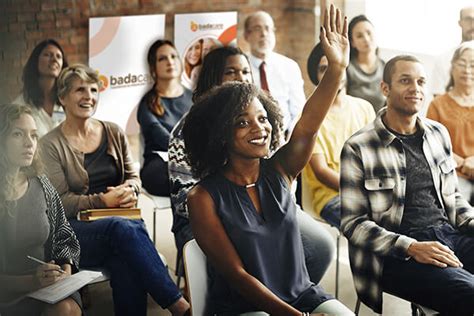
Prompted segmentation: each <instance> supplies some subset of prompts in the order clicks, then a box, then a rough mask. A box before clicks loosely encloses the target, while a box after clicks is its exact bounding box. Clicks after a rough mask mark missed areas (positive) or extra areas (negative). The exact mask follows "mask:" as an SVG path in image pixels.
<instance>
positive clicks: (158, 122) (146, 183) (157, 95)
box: [137, 40, 192, 196]
mask: <svg viewBox="0 0 474 316" xmlns="http://www.w3.org/2000/svg"><path fill="white" fill-rule="evenodd" d="M147 60H148V67H149V69H150V73H151V76H152V78H153V80H154V84H153V87H152V88H151V89H150V90H149V91H148V92H147V93H146V94H145V95H144V96H143V98H142V100H141V101H140V105H139V106H138V112H137V120H138V123H139V124H140V130H141V133H142V136H143V139H144V141H145V150H144V153H143V158H144V161H143V167H142V169H141V171H140V178H141V180H142V183H143V187H144V188H145V189H146V190H147V191H148V192H149V193H151V194H154V195H162V196H168V195H169V192H170V189H169V177H168V163H167V159H163V157H162V156H160V154H159V153H158V152H162V153H165V152H166V151H168V143H169V139H170V133H171V130H172V129H173V127H174V126H175V125H176V123H178V121H179V120H180V119H181V117H182V116H183V115H184V114H185V113H186V112H187V111H188V110H189V108H190V107H191V104H192V100H191V97H192V93H191V90H189V89H187V88H185V87H183V85H182V84H181V81H180V78H181V73H182V71H183V69H182V68H183V67H182V65H181V61H180V60H179V56H178V52H177V51H176V48H175V47H174V45H173V43H171V42H170V41H167V40H157V41H156V42H154V43H153V44H152V45H151V47H150V49H149V50H148V56H147Z"/></svg>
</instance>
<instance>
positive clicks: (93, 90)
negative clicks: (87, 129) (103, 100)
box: [60, 78, 99, 119]
mask: <svg viewBox="0 0 474 316" xmlns="http://www.w3.org/2000/svg"><path fill="white" fill-rule="evenodd" d="M98 99H99V86H98V85H97V84H96V83H88V82H86V81H84V80H82V79H79V78H76V79H74V80H73V81H72V82H71V86H70V89H69V91H68V92H67V93H66V94H65V95H64V96H63V97H60V101H61V104H62V105H63V106H64V110H65V112H66V117H67V118H68V119H89V118H91V117H92V116H93V115H94V113H95V111H96V109H97V101H98Z"/></svg>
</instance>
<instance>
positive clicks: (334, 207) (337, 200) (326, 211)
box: [320, 195, 341, 228]
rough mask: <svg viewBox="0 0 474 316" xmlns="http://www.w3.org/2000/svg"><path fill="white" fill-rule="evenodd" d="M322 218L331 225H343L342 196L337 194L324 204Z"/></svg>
mask: <svg viewBox="0 0 474 316" xmlns="http://www.w3.org/2000/svg"><path fill="white" fill-rule="evenodd" d="M320 215H321V218H322V219H324V220H325V221H326V222H327V223H328V224H329V225H331V226H334V227H336V228H340V227H341V196H340V195H336V196H335V197H333V198H332V199H330V200H329V202H327V203H326V205H324V207H323V209H322V210H321V214H320Z"/></svg>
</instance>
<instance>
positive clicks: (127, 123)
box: [89, 14, 165, 134]
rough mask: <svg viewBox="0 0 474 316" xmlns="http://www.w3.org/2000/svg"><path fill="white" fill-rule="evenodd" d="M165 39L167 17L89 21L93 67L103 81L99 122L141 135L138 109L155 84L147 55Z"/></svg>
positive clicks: (99, 105) (98, 112) (152, 16)
mask: <svg viewBox="0 0 474 316" xmlns="http://www.w3.org/2000/svg"><path fill="white" fill-rule="evenodd" d="M164 35H165V15H164V14H156V15H141V16H121V17H105V18H90V19H89V66H90V67H91V68H93V69H95V70H97V71H98V73H99V76H100V80H101V81H102V88H101V91H100V96H99V104H98V108H97V112H96V114H95V117H96V118H97V119H100V120H107V121H112V122H115V123H117V124H118V125H120V127H122V128H123V129H124V130H126V132H127V134H136V133H138V124H137V122H136V107H137V106H138V103H139V102H140V99H141V98H142V96H143V95H144V94H145V92H146V91H147V90H148V89H150V84H151V83H153V80H152V78H151V76H150V74H149V70H148V64H147V61H146V55H147V52H148V48H149V47H150V46H151V44H152V43H153V42H154V41H155V40H157V39H160V38H164Z"/></svg>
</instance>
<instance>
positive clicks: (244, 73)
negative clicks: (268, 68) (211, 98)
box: [222, 54, 253, 83]
mask: <svg viewBox="0 0 474 316" xmlns="http://www.w3.org/2000/svg"><path fill="white" fill-rule="evenodd" d="M227 81H242V82H249V83H252V82H253V78H252V71H251V70H250V65H249V62H248V60H247V58H245V56H244V55H240V54H239V55H232V56H229V57H227V60H226V63H225V68H224V74H223V75H222V83H224V82H227Z"/></svg>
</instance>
